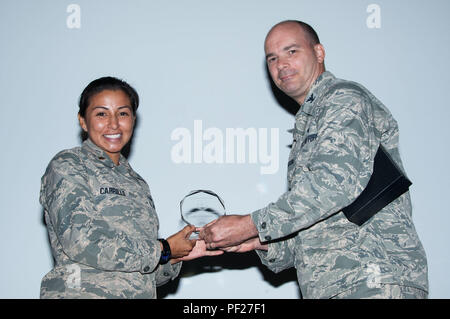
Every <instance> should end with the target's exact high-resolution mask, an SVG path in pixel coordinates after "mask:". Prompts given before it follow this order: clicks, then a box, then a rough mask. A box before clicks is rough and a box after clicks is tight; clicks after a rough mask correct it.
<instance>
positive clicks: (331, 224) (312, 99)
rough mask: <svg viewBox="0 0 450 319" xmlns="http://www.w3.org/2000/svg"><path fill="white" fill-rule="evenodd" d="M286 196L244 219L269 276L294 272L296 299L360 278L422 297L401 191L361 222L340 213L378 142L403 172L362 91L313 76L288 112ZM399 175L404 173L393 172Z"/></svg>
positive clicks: (389, 133) (418, 255) (365, 176)
mask: <svg viewBox="0 0 450 319" xmlns="http://www.w3.org/2000/svg"><path fill="white" fill-rule="evenodd" d="M293 139H294V142H293V145H292V150H291V153H290V156H289V163H288V185H289V187H288V191H287V192H285V193H284V194H283V195H282V196H281V197H280V198H279V199H278V200H277V201H276V202H275V203H271V204H269V205H268V206H267V207H265V208H263V209H260V210H258V211H256V212H253V213H252V215H251V216H252V220H253V222H254V224H255V225H256V227H257V229H258V231H259V238H260V240H261V241H263V242H267V241H269V242H270V244H269V248H268V251H267V252H263V251H258V255H259V256H260V258H261V260H262V262H263V263H264V264H265V265H266V266H267V267H269V268H270V269H271V270H272V271H275V272H279V271H281V270H283V269H286V268H289V267H295V268H296V270H297V276H298V282H299V286H300V289H301V292H302V295H303V297H304V298H331V297H334V296H336V295H338V294H339V293H342V292H344V291H346V290H347V289H349V288H351V287H352V286H354V285H357V284H359V283H361V282H363V281H367V284H368V285H369V287H370V286H374V287H375V286H376V285H378V284H383V283H385V284H397V285H405V286H409V287H415V288H418V289H421V290H423V291H428V274H427V271H428V270H427V261H426V256H425V251H424V249H423V247H422V244H421V242H420V240H419V238H418V235H417V233H416V230H415V228H414V225H413V221H412V216H411V200H410V195H409V192H407V193H405V194H404V195H402V196H401V197H399V198H398V199H396V200H395V201H394V202H392V203H391V204H389V205H388V206H386V207H385V208H384V209H382V210H381V211H379V212H378V213H377V214H376V215H375V216H374V217H372V218H371V219H370V220H369V221H368V222H366V223H365V224H363V225H362V226H360V227H359V226H357V225H355V224H353V223H351V222H349V221H348V220H347V219H346V217H345V216H344V214H343V213H342V212H341V210H342V208H344V207H346V206H348V205H349V204H351V203H352V202H353V201H354V200H355V199H356V198H357V197H358V195H359V194H360V193H361V192H362V190H363V189H364V188H365V186H366V185H367V183H368V182H369V179H370V176H371V174H372V170H373V160H374V157H375V154H376V152H377V150H378V147H379V145H380V143H381V144H382V145H383V146H384V147H385V148H386V149H387V151H388V152H389V153H390V155H391V156H392V157H393V159H394V160H395V162H396V163H397V164H399V166H400V167H402V163H401V160H400V154H399V150H398V126H397V122H396V121H395V120H394V118H393V117H392V115H391V113H390V112H389V111H388V110H387V109H386V107H385V106H384V105H383V104H382V103H381V102H380V101H379V100H377V99H376V98H375V97H374V96H373V95H372V94H371V93H370V92H368V91H367V90H366V89H365V88H364V87H362V86H361V85H359V84H357V83H354V82H350V81H345V80H341V79H337V78H335V77H334V76H333V74H331V73H330V72H328V71H327V72H324V73H322V74H321V75H320V76H319V77H318V79H317V80H316V81H315V83H314V84H313V86H312V87H311V89H310V90H309V92H308V95H307V97H306V99H305V102H304V104H303V105H302V106H301V108H300V110H299V111H298V113H297V114H296V116H295V128H294V131H293ZM402 169H403V168H402Z"/></svg>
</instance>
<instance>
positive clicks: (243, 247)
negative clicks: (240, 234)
mask: <svg viewBox="0 0 450 319" xmlns="http://www.w3.org/2000/svg"><path fill="white" fill-rule="evenodd" d="M268 247H269V245H268V244H261V242H260V241H259V238H258V237H254V238H250V239H248V240H246V241H244V242H243V243H240V244H238V245H236V246H230V247H225V248H221V250H223V251H225V252H227V253H246V252H248V251H252V250H255V249H258V250H267V249H268Z"/></svg>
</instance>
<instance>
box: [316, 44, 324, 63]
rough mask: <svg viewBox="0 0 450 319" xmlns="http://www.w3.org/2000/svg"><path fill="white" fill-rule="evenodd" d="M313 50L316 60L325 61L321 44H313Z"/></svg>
mask: <svg viewBox="0 0 450 319" xmlns="http://www.w3.org/2000/svg"><path fill="white" fill-rule="evenodd" d="M314 52H315V54H316V58H317V62H319V63H324V61H325V48H324V47H323V45H322V44H320V43H318V44H316V45H314Z"/></svg>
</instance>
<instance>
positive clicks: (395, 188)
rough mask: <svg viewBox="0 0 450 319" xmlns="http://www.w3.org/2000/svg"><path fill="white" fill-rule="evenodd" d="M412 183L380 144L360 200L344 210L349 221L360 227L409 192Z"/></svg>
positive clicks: (359, 197)
mask: <svg viewBox="0 0 450 319" xmlns="http://www.w3.org/2000/svg"><path fill="white" fill-rule="evenodd" d="M411 185H412V183H411V181H410V180H409V179H408V177H406V175H405V174H404V173H403V172H402V171H401V169H400V168H399V167H398V165H397V164H396V163H395V162H394V161H393V160H392V158H391V157H390V155H389V153H388V152H387V151H386V150H385V149H384V147H383V146H382V145H381V144H380V147H379V148H378V151H377V154H376V155H375V160H374V167H373V173H372V176H371V177H370V180H369V183H368V184H367V186H366V188H365V189H364V190H363V191H362V193H361V194H360V195H359V196H358V198H357V199H356V200H355V201H354V202H353V203H352V204H350V205H349V206H347V207H345V208H344V209H342V211H343V212H344V214H345V216H346V217H347V219H348V220H349V221H351V222H353V223H355V224H357V225H358V226H361V225H362V224H364V223H365V222H366V221H367V220H369V219H370V218H371V217H372V216H373V215H375V214H376V213H377V212H378V211H380V210H381V209H382V208H384V207H385V206H387V205H388V204H390V203H391V202H392V201H393V200H395V199H396V198H398V197H399V196H400V195H402V194H403V193H405V192H407V191H408V189H409V186H411Z"/></svg>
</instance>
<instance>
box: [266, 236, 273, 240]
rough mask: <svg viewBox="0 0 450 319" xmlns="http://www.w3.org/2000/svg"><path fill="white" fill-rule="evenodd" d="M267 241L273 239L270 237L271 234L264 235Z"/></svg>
mask: <svg viewBox="0 0 450 319" xmlns="http://www.w3.org/2000/svg"><path fill="white" fill-rule="evenodd" d="M264 238H265V239H266V240H267V241H269V240H271V239H272V237H270V236H266V237H264Z"/></svg>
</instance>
